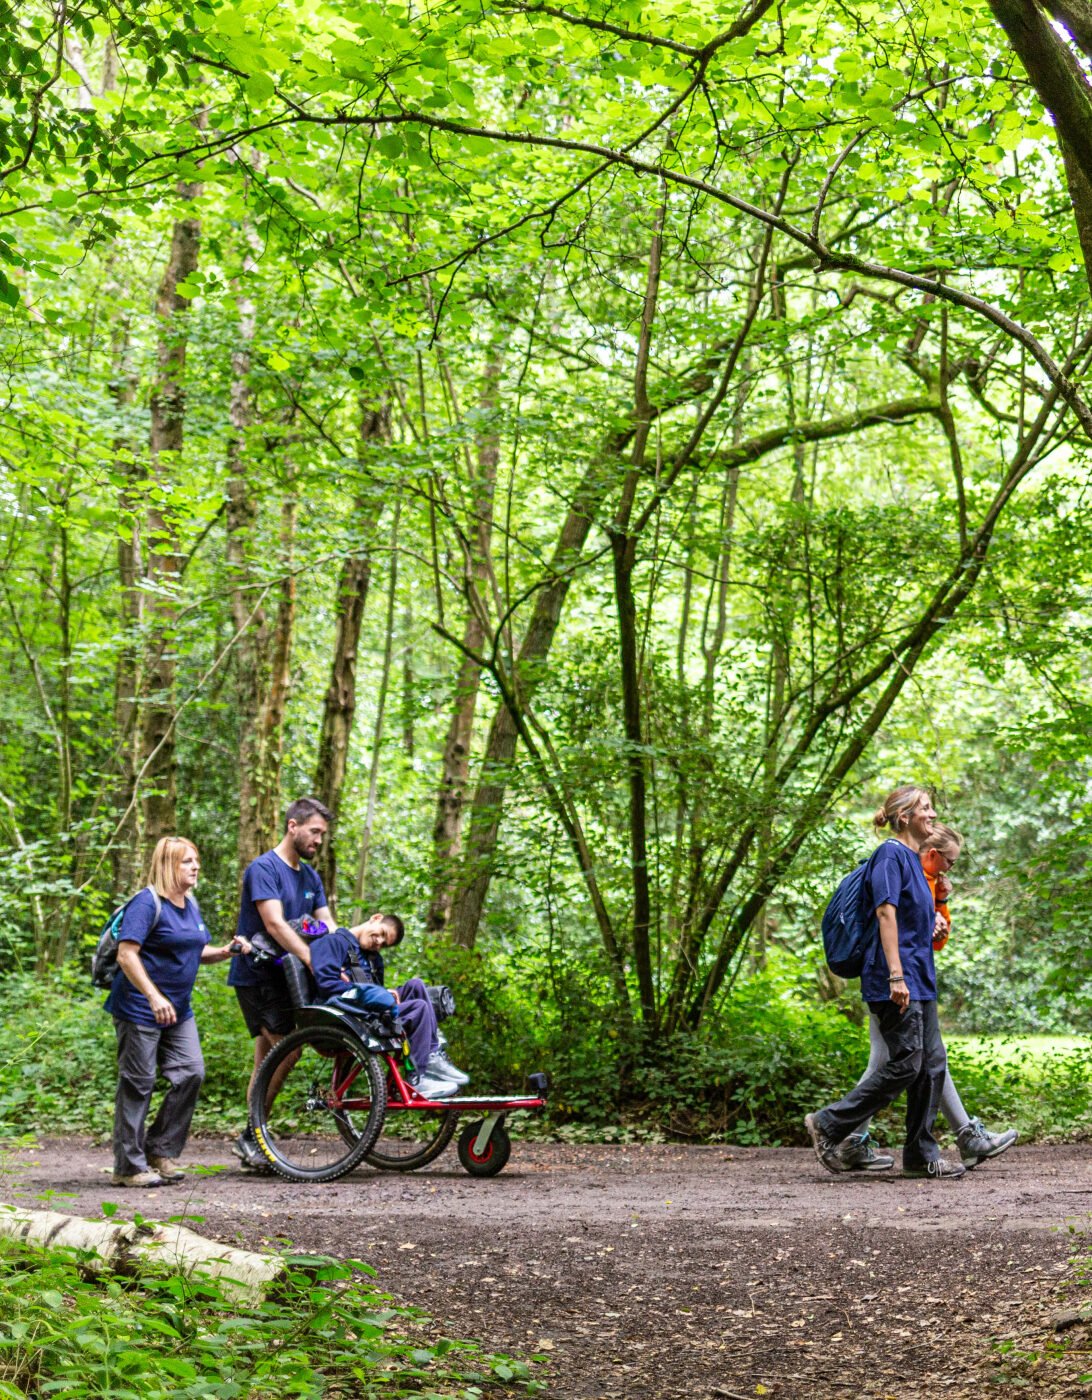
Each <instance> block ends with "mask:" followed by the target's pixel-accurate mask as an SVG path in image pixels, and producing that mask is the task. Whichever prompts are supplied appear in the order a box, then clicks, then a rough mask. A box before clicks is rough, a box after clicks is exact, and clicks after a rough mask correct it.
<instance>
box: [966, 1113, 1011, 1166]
mask: <svg viewBox="0 0 1092 1400" xmlns="http://www.w3.org/2000/svg"><path fill="white" fill-rule="evenodd" d="M1019 1136H1020V1134H1019V1133H1018V1132H1017V1131H1016V1129H1015V1128H1009V1129H1008V1130H1007V1131H1006V1132H1003V1133H988V1132H987V1131H986V1129H985V1128H984V1127H983V1125H982V1119H981V1118H972V1119H971V1121H970V1122H969V1123H968V1124H966V1126H965V1127H962V1128H960V1130H959V1132H958V1133H956V1146H957V1147H958V1148H959V1155H960V1158H961V1160H962V1162H963V1165H964V1166H965V1167H966V1168H967V1170H968V1171H973V1170H974V1168H975V1167H977V1166H978V1164H979V1162H984V1161H985V1160H986V1158H987V1157H999V1156H1000V1155H1001V1153H1002V1152H1007V1151H1008V1150H1009V1148H1010V1147H1011V1146H1012V1144H1013V1143H1014V1142H1015V1141H1016V1139H1017V1138H1018V1137H1019Z"/></svg>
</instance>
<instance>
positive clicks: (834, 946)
mask: <svg viewBox="0 0 1092 1400" xmlns="http://www.w3.org/2000/svg"><path fill="white" fill-rule="evenodd" d="M878 849H879V847H877V850H878ZM871 864H872V856H869V857H868V859H867V860H862V861H861V863H860V864H859V865H858V866H857V868H856V869H855V870H851V871H850V872H849V874H848V875H847V876H846V877H845V879H844V880H842V882H841V883H840V884H839V886H838V888H837V889H836V890H835V891H834V893H833V894H832V895H831V897H830V903H829V904H828V905H827V907H826V910H825V911H824V913H823V952H824V954H825V955H826V959H827V966H828V967H829V968H830V970H831V972H833V973H835V974H837V976H839V977H860V975H861V970H862V968H863V967H864V955H865V949H866V948H867V947H868V945H869V943H871V942H872V940H873V939H875V938H878V937H879V933H880V925H879V920H878V919H877V918H876V911H875V910H874V909H868V908H866V907H865V876H866V875H867V874H868V871H869V867H870V866H871Z"/></svg>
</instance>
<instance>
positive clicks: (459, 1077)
mask: <svg viewBox="0 0 1092 1400" xmlns="http://www.w3.org/2000/svg"><path fill="white" fill-rule="evenodd" d="M425 1073H426V1074H427V1075H428V1076H429V1078H431V1079H450V1080H451V1082H452V1084H460V1085H461V1084H469V1083H470V1075H469V1074H467V1072H466V1071H465V1070H462V1069H459V1068H458V1066H457V1065H453V1064H452V1063H451V1061H450V1060H449V1059H448V1057H447V1055H446V1054H445V1053H444V1052H443V1050H434V1051H433V1052H432V1054H431V1055H430V1056H429V1057H428V1061H427V1063H426V1064H425Z"/></svg>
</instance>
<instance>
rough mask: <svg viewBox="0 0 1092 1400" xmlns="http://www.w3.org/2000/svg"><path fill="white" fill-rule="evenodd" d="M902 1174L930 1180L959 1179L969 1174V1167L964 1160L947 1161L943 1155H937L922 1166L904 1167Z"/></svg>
mask: <svg viewBox="0 0 1092 1400" xmlns="http://www.w3.org/2000/svg"><path fill="white" fill-rule="evenodd" d="M902 1174H903V1176H919V1177H926V1178H928V1179H929V1180H930V1181H958V1180H959V1178H960V1177H961V1176H966V1175H967V1168H966V1167H965V1166H964V1165H963V1163H962V1162H946V1161H945V1160H944V1158H943V1157H937V1158H935V1159H934V1160H933V1161H932V1162H925V1163H924V1164H923V1165H922V1166H920V1167H903V1169H902Z"/></svg>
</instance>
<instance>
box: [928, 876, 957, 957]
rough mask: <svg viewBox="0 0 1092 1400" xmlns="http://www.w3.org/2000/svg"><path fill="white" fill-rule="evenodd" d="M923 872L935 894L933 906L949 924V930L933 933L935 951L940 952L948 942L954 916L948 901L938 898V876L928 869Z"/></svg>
mask: <svg viewBox="0 0 1092 1400" xmlns="http://www.w3.org/2000/svg"><path fill="white" fill-rule="evenodd" d="M922 873H923V874H924V875H925V878H926V879H927V880H928V881H929V890H930V893H931V894H932V896H933V908H934V909H935V910H936V911H937V913H938V914H941V915H943V917H944V922H945V923H946V924H947V925H948V929H947V932H945V933H934V934H933V952H934V953H939V952H940V950H941V949H942V948H943V947H944V945H945V944H946V943H947V942H948V935H949V934H950V933H951V931H952V916H951V914H950V913H949V912H948V905H947V903H946V902H945V901H944V900H943V899H940V900H938V899H937V877H936V876H935V875H930V874H929V872H928V871H927V870H926V871H923V872H922Z"/></svg>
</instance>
